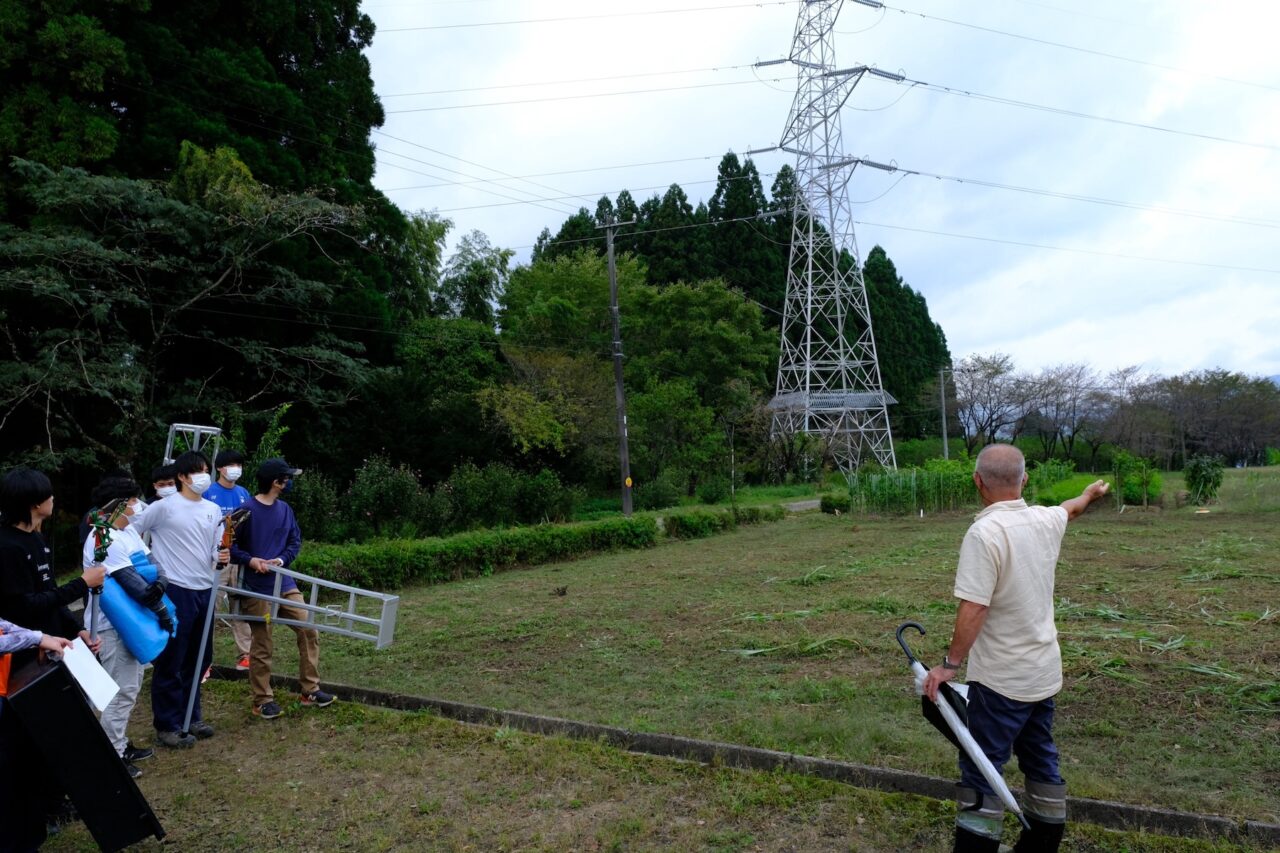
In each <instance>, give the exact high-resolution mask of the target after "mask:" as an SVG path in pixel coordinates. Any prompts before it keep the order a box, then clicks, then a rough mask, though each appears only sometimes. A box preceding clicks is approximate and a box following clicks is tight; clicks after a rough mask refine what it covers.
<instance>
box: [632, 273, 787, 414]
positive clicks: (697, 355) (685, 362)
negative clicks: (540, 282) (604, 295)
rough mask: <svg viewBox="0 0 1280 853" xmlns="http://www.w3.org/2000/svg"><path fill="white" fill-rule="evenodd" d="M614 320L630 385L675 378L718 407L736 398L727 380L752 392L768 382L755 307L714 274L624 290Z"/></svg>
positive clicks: (771, 350) (770, 349)
mask: <svg viewBox="0 0 1280 853" xmlns="http://www.w3.org/2000/svg"><path fill="white" fill-rule="evenodd" d="M622 322H623V329H622V331H623V341H624V343H625V346H626V351H627V353H628V358H627V379H628V382H629V383H630V384H631V385H632V386H633V387H644V386H645V385H646V384H648V383H649V382H650V381H651V380H652V379H667V378H670V377H680V378H682V379H685V380H687V381H688V382H689V383H690V387H692V388H693V389H694V391H695V393H696V394H697V396H698V400H699V402H700V403H702V404H703V405H705V406H708V407H710V408H712V409H715V410H717V411H718V410H719V409H720V408H721V406H722V405H724V404H726V403H727V402H728V401H729V399H730V398H733V397H736V393H734V392H732V391H731V386H732V385H733V384H734V383H735V382H737V383H745V384H746V385H747V386H748V387H751V388H756V389H760V390H764V389H765V388H766V387H767V385H768V384H769V371H770V367H771V366H772V364H773V360H774V358H775V357H776V343H775V342H774V340H773V335H772V334H770V333H769V332H767V331H766V330H765V328H764V324H763V322H762V318H761V312H760V308H759V307H758V306H757V305H755V304H754V303H752V302H750V301H748V300H747V299H746V298H744V297H743V295H742V294H741V293H739V292H738V291H736V290H730V289H729V288H728V287H726V286H725V284H724V282H722V281H720V280H718V279H711V280H709V281H700V282H695V283H692V284H673V285H670V286H668V287H653V286H633V287H631V288H628V289H627V291H626V292H625V298H624V300H623V312H622Z"/></svg>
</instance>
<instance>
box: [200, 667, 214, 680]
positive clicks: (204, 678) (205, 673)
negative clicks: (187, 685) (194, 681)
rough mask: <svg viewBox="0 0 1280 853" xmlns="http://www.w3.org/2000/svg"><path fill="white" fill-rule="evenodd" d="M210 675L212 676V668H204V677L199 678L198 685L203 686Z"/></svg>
mask: <svg viewBox="0 0 1280 853" xmlns="http://www.w3.org/2000/svg"><path fill="white" fill-rule="evenodd" d="M211 675H213V666H206V667H205V668H204V675H202V676H200V683H201V684H204V683H205V682H206V681H208V680H209V676H211Z"/></svg>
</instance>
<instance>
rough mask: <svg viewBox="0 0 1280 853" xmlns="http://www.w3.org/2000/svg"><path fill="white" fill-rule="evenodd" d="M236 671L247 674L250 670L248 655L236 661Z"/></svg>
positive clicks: (241, 656)
mask: <svg viewBox="0 0 1280 853" xmlns="http://www.w3.org/2000/svg"><path fill="white" fill-rule="evenodd" d="M236 670H237V671H238V672H247V671H248V670H249V656H248V655H240V660H238V661H236Z"/></svg>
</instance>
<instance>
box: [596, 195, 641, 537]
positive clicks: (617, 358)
mask: <svg viewBox="0 0 1280 853" xmlns="http://www.w3.org/2000/svg"><path fill="white" fill-rule="evenodd" d="M633 224H635V220H634V219H633V220H631V221H630V222H618V220H617V219H616V218H615V217H613V216H610V217H609V220H608V221H607V222H605V223H604V224H603V225H598V226H596V227H597V229H599V228H603V229H604V238H605V245H606V247H607V248H608V255H609V315H610V318H611V319H612V320H613V382H614V395H615V397H616V399H617V404H618V467H619V468H620V469H621V475H622V477H621V479H622V514H623V515H625V516H630V515H631V455H630V452H629V450H628V449H627V395H626V392H625V391H624V390H623V387H622V321H621V318H620V317H619V315H618V267H617V265H616V264H615V263H614V258H613V235H614V232H616V231H617V230H618V227H619V226H621V225H633Z"/></svg>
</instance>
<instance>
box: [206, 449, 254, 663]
mask: <svg viewBox="0 0 1280 853" xmlns="http://www.w3.org/2000/svg"><path fill="white" fill-rule="evenodd" d="M213 467H214V468H216V469H217V470H218V479H216V480H214V481H213V485H211V486H210V487H209V491H207V492H205V493H204V497H205V500H210V501H213V502H214V503H216V504H217V505H218V509H220V510H221V511H222V514H223V515H224V516H225V515H227V514H228V513H231V512H235V511H236V510H238V509H239V508H240V507H241V506H243V505H244V503H245V501H247V500H249V491H248V489H246V488H245V487H244V486H241V485H239V483H237V482H236V481H237V480H239V479H240V475H241V474H242V473H243V472H244V454H243V453H241V452H240V451H239V450H221V451H219V452H218V455H217V456H215V457H214V460H213ZM243 571H244V569H243V567H241V566H239V565H237V564H235V563H228V564H227V565H226V566H225V567H223V568H222V569H221V570H220V571H219V573H218V584H219V585H221V586H230V587H238V586H240V575H241V572H243ZM218 609H219V610H221V611H224V612H225V611H228V610H230V609H231V602H230V601H229V600H228V598H227V596H226V594H225V593H222V594H219V596H218ZM231 636H233V637H234V638H235V641H236V669H238V670H240V671H241V672H245V671H247V670H248V669H249V641H250V637H251V634H250V631H249V623H248V622H241V621H239V620H233V621H232V623H231Z"/></svg>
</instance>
